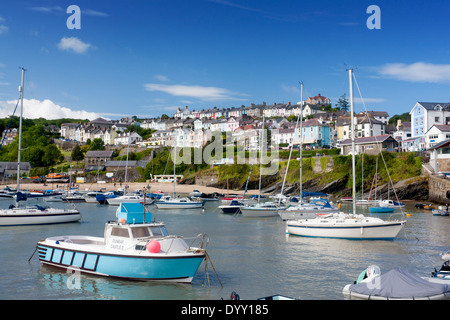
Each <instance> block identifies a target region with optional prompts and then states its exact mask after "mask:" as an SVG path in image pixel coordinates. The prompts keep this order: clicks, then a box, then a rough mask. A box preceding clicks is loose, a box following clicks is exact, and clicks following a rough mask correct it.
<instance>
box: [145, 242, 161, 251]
mask: <svg viewBox="0 0 450 320" xmlns="http://www.w3.org/2000/svg"><path fill="white" fill-rule="evenodd" d="M160 250H161V244H160V243H159V242H158V241H156V240H152V241H150V242H149V243H147V251H148V252H150V253H158V252H159V251H160Z"/></svg>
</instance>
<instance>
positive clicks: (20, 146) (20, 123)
mask: <svg viewBox="0 0 450 320" xmlns="http://www.w3.org/2000/svg"><path fill="white" fill-rule="evenodd" d="M21 69H22V80H21V83H20V88H19V91H20V119H19V150H18V152H17V192H19V191H20V150H21V149H22V115H23V84H24V78H25V68H21Z"/></svg>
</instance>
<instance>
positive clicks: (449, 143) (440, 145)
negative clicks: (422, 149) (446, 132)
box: [427, 139, 450, 150]
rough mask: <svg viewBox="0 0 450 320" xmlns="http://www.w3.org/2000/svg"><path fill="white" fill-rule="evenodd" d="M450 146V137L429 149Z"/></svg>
mask: <svg viewBox="0 0 450 320" xmlns="http://www.w3.org/2000/svg"><path fill="white" fill-rule="evenodd" d="M448 146H450V139H447V140H444V141H442V142H439V143H436V144H435V145H434V146H432V147H431V148H428V149H427V150H436V149H440V148H447V147H448Z"/></svg>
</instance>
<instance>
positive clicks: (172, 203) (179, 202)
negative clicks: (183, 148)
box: [155, 140, 205, 209]
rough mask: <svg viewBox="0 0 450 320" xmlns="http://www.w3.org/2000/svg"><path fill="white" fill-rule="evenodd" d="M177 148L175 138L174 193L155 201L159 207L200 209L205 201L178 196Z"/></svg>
mask: <svg viewBox="0 0 450 320" xmlns="http://www.w3.org/2000/svg"><path fill="white" fill-rule="evenodd" d="M176 150H177V141H176V140H175V147H174V155H173V195H172V196H165V197H161V199H159V200H158V201H156V202H155V204H156V206H157V207H158V209H198V208H203V205H204V204H205V201H202V200H200V199H198V200H197V199H192V198H190V197H177V196H176V194H175V186H176V177H175V155H176ZM167 161H168V160H167Z"/></svg>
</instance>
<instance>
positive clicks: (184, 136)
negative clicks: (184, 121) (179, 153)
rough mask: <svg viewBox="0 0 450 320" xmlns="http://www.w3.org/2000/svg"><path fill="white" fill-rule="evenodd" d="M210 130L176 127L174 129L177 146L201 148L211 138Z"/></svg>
mask: <svg viewBox="0 0 450 320" xmlns="http://www.w3.org/2000/svg"><path fill="white" fill-rule="evenodd" d="M211 137H212V133H211V130H191V129H187V128H178V129H176V130H175V131H174V139H175V143H176V146H177V148H201V147H203V146H204V145H205V144H206V142H207V141H208V140H211Z"/></svg>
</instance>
